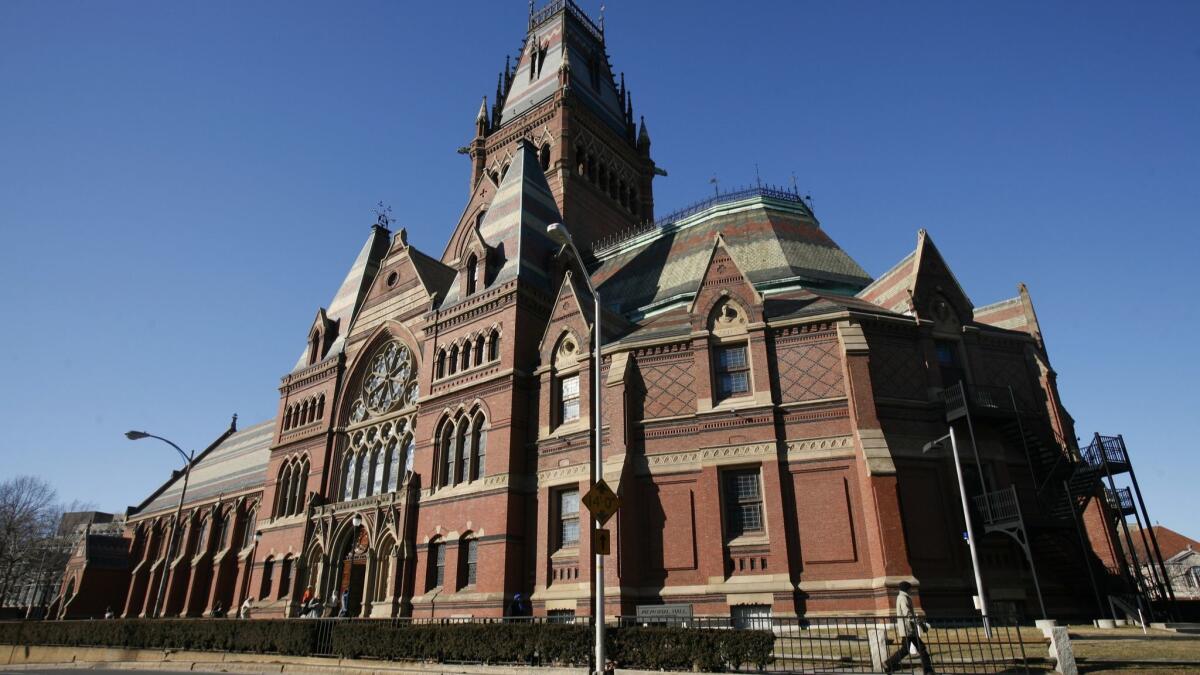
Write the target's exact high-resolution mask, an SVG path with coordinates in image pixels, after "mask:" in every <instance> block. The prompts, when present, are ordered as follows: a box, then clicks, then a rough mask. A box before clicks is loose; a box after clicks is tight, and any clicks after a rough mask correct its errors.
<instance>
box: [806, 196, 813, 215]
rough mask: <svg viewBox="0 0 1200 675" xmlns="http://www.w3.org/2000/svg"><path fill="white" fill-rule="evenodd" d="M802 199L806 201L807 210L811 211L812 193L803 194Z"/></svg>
mask: <svg viewBox="0 0 1200 675" xmlns="http://www.w3.org/2000/svg"><path fill="white" fill-rule="evenodd" d="M804 201H806V202H808V210H809V211H813V202H812V195H804ZM814 213H815V211H814Z"/></svg>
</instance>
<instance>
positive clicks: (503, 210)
mask: <svg viewBox="0 0 1200 675" xmlns="http://www.w3.org/2000/svg"><path fill="white" fill-rule="evenodd" d="M561 221H562V216H561V215H559V212H558V205H557V204H556V203H555V201H554V195H553V194H552V193H551V192H550V186H549V185H548V184H547V183H546V174H545V173H543V172H542V167H541V166H540V165H539V164H538V158H537V151H536V150H535V149H534V147H533V144H532V143H530V142H529V141H526V140H522V141H521V142H520V143H519V144H518V145H517V155H516V157H514V158H513V160H512V162H511V163H510V164H509V166H508V173H506V174H504V178H502V179H500V186H499V187H498V188H497V189H496V194H495V196H493V197H492V202H491V205H490V206H489V207H488V210H487V215H485V216H484V217H483V222H482V223H481V224H480V225H479V236H480V237H481V238H482V239H483V241H484V243H486V244H487V245H488V246H489V247H491V248H492V249H493V250H494V255H495V256H496V258H497V259H498V261H499V263H500V264H499V269H498V270H497V272H496V276H495V277H494V279H493V280H492V281H491V282H489V284H494V285H500V284H503V283H505V282H507V281H510V280H512V279H515V278H517V276H520V277H521V278H522V279H524V280H527V281H529V282H531V283H533V284H535V285H537V286H540V287H541V288H542V289H543V290H546V291H554V290H557V289H551V288H550V278H549V276H548V275H547V274H546V263H547V262H548V261H549V259H550V255H551V254H552V253H553V252H554V251H556V250H558V246H557V245H556V244H555V243H554V242H553V241H551V240H550V237H549V236H548V235H547V234H546V227H547V226H549V225H550V224H551V223H557V222H561ZM461 282H462V279H461V275H459V276H458V277H456V278H455V279H454V281H453V282H452V283H451V284H450V288H449V289H448V290H447V291H446V297H445V299H444V300H443V301H442V303H441V305H440V306H441V307H450V306H451V305H454V304H455V303H457V302H459V301H460V300H462V298H463V292H462V289H461V288H459V285H460V284H461Z"/></svg>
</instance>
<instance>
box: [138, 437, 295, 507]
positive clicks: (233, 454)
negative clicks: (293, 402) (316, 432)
mask: <svg viewBox="0 0 1200 675" xmlns="http://www.w3.org/2000/svg"><path fill="white" fill-rule="evenodd" d="M274 435H275V421H274V420H268V421H266V422H262V423H261V424H256V425H254V426H252V427H249V428H246V429H243V430H241V431H235V432H234V433H232V434H230V435H229V436H228V437H227V438H226V439H225V440H223V441H221V443H219V444H218V445H217V446H216V447H213V448H211V449H210V450H208V451H206V452H205V453H204V454H202V455H201V456H200V458H199V459H197V460H196V463H195V465H194V466H193V467H192V476H191V479H190V480H189V481H188V489H187V501H186V502H185V505H187V504H194V503H198V502H203V501H208V500H211V499H213V498H215V497H217V496H218V495H221V494H235V493H238V492H241V491H243V490H248V489H251V488H255V487H261V486H262V484H263V480H264V479H265V477H266V471H267V460H268V458H269V457H270V454H271V439H272V438H273V437H274ZM182 488H183V473H182V472H177V474H176V475H175V477H174V478H173V479H172V480H171V481H170V484H169V485H168V486H167V487H166V488H165V489H164V490H162V492H160V493H159V494H157V495H155V496H154V497H152V498H151V499H150V500H149V501H148V503H146V504H143V505H142V506H141V507H140V508H139V509H138V511H139V513H141V514H145V513H154V512H157V511H163V510H169V509H174V508H175V507H176V506H177V505H178V504H179V491H180V490H181V489H182Z"/></svg>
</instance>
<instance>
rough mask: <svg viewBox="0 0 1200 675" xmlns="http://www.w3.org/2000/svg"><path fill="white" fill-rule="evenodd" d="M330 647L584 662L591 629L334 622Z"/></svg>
mask: <svg viewBox="0 0 1200 675" xmlns="http://www.w3.org/2000/svg"><path fill="white" fill-rule="evenodd" d="M333 653H334V654H337V655H338V656H341V657H344V658H358V657H363V656H365V657H370V658H378V659H388V660H391V661H435V662H439V663H443V662H466V663H522V664H527V663H528V664H545V665H551V664H556V665H586V664H587V663H588V657H589V655H590V653H591V632H590V629H589V627H588V626H585V625H582V624H581V625H578V626H576V625H565V624H543V623H451V624H419V623H417V624H409V625H392V624H390V623H374V622H359V621H354V622H339V623H337V624H336V625H335V626H334V627H333Z"/></svg>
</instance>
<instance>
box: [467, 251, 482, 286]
mask: <svg viewBox="0 0 1200 675" xmlns="http://www.w3.org/2000/svg"><path fill="white" fill-rule="evenodd" d="M478 267H479V259H478V258H476V257H475V254H474V253H472V254H471V257H469V258H467V295H474V294H475V290H476V289H475V285H476V274H477V273H478Z"/></svg>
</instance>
